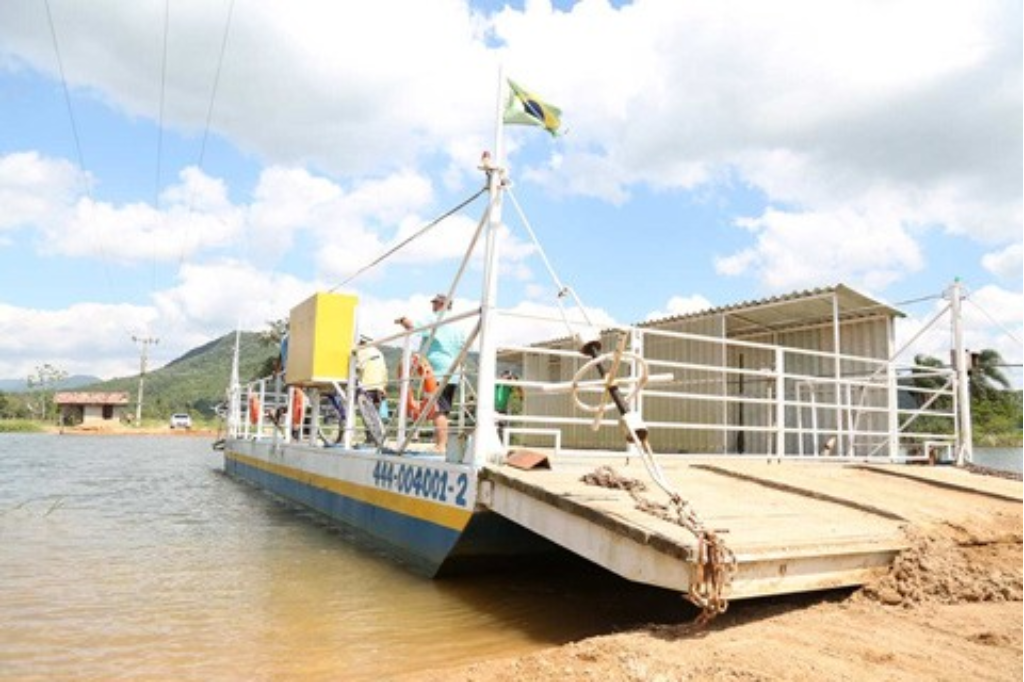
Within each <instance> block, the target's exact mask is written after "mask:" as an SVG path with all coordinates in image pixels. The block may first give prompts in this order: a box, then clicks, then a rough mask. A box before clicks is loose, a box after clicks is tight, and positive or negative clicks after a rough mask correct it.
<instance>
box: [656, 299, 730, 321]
mask: <svg viewBox="0 0 1024 682" xmlns="http://www.w3.org/2000/svg"><path fill="white" fill-rule="evenodd" d="M713 307H714V306H713V305H712V303H711V301H709V300H708V299H707V298H705V297H704V296H701V295H700V294H693V295H692V296H673V297H671V298H670V299H668V302H667V303H666V304H665V310H655V311H653V312H650V313H648V314H647V317H646V318H645V320H660V319H663V318H666V317H675V316H677V315H688V314H690V313H697V312H700V311H702V310H709V309H711V308H713Z"/></svg>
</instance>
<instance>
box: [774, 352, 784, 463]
mask: <svg viewBox="0 0 1024 682" xmlns="http://www.w3.org/2000/svg"><path fill="white" fill-rule="evenodd" d="M785 362H786V358H785V352H784V350H783V349H782V348H781V347H779V348H776V349H775V456H776V457H782V456H783V455H784V454H785V453H786V365H785Z"/></svg>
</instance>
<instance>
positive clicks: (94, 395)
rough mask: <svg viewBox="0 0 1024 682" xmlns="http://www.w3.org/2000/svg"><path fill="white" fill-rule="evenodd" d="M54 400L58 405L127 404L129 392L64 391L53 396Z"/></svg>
mask: <svg viewBox="0 0 1024 682" xmlns="http://www.w3.org/2000/svg"><path fill="white" fill-rule="evenodd" d="M53 402H55V403H57V404H58V405H127V404H128V394H127V393H124V392H121V393H105V392H100V391H94V392H81V393H79V392H73V391H62V392H60V393H58V394H57V395H55V396H53Z"/></svg>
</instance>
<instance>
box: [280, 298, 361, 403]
mask: <svg viewBox="0 0 1024 682" xmlns="http://www.w3.org/2000/svg"><path fill="white" fill-rule="evenodd" d="M358 300H359V299H358V298H356V297H355V296H350V295H348V294H330V293H321V294H314V295H313V296H311V297H310V298H308V299H306V300H305V301H303V302H302V303H300V304H299V305H297V306H295V307H294V308H292V311H291V315H290V316H289V318H288V358H287V362H286V364H285V368H286V369H285V380H286V381H287V382H288V383H289V384H300V385H310V384H325V383H329V382H331V381H347V380H348V371H349V359H350V358H351V355H352V346H353V344H354V343H355V328H356V303H357V302H358Z"/></svg>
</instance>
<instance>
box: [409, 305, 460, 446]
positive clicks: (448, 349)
mask: <svg viewBox="0 0 1024 682" xmlns="http://www.w3.org/2000/svg"><path fill="white" fill-rule="evenodd" d="M430 306H431V309H432V310H433V316H432V317H430V318H429V319H426V320H421V321H419V322H418V323H417V324H413V322H412V320H410V319H409V318H408V317H401V318H399V319H398V320H396V322H398V324H400V325H402V326H403V327H405V329H406V330H407V331H408V330H412V329H414V328H416V327H425V326H427V325H431V324H435V323H437V322H438V320H439V319H440V318H441V317H442V316H443V314H444V312H445V311H446V310H450V309H451V302H450V301H449V300H448V297H447V296H445V295H444V294H437V295H436V296H434V298H432V299H430ZM428 340H429V341H430V343H429V345H428V344H427V341H428ZM464 343H465V338H464V336H463V334H462V331H461V330H460V329H459V328H458V327H457V326H456V325H454V324H444V325H441V326H438V327H434V328H433V329H427V330H424V332H423V341H422V344H423V345H424V346H425V347H423V348H421V353H422V354H423V355H424V356H425V357H426V359H427V362H429V363H430V366H431V368H433V370H434V373H435V374H436V376H437V379H438V381H440V382H445V381H446V380H447V383H446V385H445V387H444V390H443V391H441V395H440V396H439V397H438V399H437V404H436V409H435V410H434V445H435V449H436V450H437V451H438V452H445V451H446V450H447V448H448V414H449V413H450V412H451V410H452V404H453V402H454V399H455V387H456V386H457V385H458V383H459V379H460V374H459V371H458V368H455V367H452V365H453V364H454V362H455V359H456V358H457V357H458V356H459V353H461V352H462V346H463V344H464ZM449 369H451V372H452V373H451V374H450V375H448V376H445V375H444V373H445V372H448V371H449Z"/></svg>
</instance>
